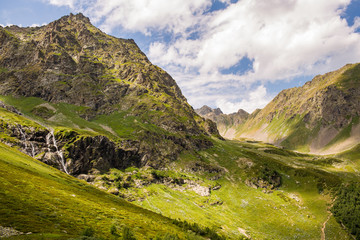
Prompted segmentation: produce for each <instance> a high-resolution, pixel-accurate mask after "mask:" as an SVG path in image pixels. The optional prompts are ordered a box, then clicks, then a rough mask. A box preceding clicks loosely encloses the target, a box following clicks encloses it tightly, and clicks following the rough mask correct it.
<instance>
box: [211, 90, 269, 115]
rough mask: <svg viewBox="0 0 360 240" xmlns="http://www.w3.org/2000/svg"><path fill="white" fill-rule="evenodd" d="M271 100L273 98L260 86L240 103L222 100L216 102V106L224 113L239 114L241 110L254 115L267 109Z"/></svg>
mask: <svg viewBox="0 0 360 240" xmlns="http://www.w3.org/2000/svg"><path fill="white" fill-rule="evenodd" d="M270 100H271V97H270V96H269V95H268V94H267V91H266V88H265V87H264V86H263V85H260V86H258V87H257V88H256V89H255V90H254V91H251V92H250V93H249V94H248V96H246V97H245V98H244V99H243V100H241V101H240V102H233V101H229V100H228V99H226V98H220V99H218V100H217V101H216V106H217V107H219V108H221V109H222V111H223V112H224V113H233V112H237V111H238V110H239V109H243V110H245V111H247V112H249V113H252V112H253V111H254V110H256V109H257V108H263V107H265V105H266V104H267V103H268V102H269V101H270Z"/></svg>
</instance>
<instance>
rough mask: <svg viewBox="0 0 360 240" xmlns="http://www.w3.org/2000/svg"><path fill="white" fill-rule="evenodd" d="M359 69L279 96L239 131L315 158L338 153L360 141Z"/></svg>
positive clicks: (352, 67) (331, 75)
mask: <svg viewBox="0 0 360 240" xmlns="http://www.w3.org/2000/svg"><path fill="white" fill-rule="evenodd" d="M359 93H360V64H349V65H346V66H344V67H343V68H341V69H339V70H337V71H334V72H330V73H327V74H324V75H319V76H316V77H315V78H314V79H313V80H312V81H310V82H307V83H306V84H305V85H304V86H302V87H297V88H291V89H287V90H283V91H282V92H280V93H279V94H278V95H277V96H276V97H275V98H274V99H273V100H272V101H271V102H270V103H269V104H268V105H267V106H266V107H265V108H264V109H262V110H261V111H260V112H258V113H257V114H256V115H255V116H250V118H249V119H248V120H247V122H246V123H245V124H243V125H242V126H239V127H238V132H237V137H239V138H241V137H245V138H253V139H257V140H262V141H266V142H271V143H276V144H279V145H281V146H284V147H287V148H290V149H295V150H301V151H306V152H313V153H335V152H340V151H343V150H345V149H348V148H351V147H353V146H354V145H356V144H357V143H359V140H360V125H359V114H360V97H359V96H360V95H359Z"/></svg>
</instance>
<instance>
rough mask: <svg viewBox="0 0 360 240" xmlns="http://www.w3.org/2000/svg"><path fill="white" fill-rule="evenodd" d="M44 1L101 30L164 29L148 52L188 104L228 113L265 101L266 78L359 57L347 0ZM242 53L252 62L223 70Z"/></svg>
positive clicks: (359, 39) (334, 65)
mask: <svg viewBox="0 0 360 240" xmlns="http://www.w3.org/2000/svg"><path fill="white" fill-rule="evenodd" d="M47 1H48V2H50V3H51V4H55V5H62V6H68V7H71V8H73V9H74V10H76V11H79V10H83V11H85V13H86V14H87V15H89V16H90V18H91V19H92V21H94V22H95V23H98V24H99V25H100V27H101V28H102V29H103V30H104V31H107V32H111V31H112V30H113V29H114V28H117V27H120V28H122V29H124V30H128V31H138V32H141V33H143V34H144V35H148V36H151V35H152V34H153V33H162V32H166V34H169V35H170V36H171V37H170V40H167V41H163V40H161V41H159V40H157V41H153V42H152V43H151V45H150V46H149V52H148V53H147V54H148V56H149V58H150V59H151V60H152V61H153V62H154V63H155V64H158V65H160V66H162V67H163V68H165V69H166V70H167V71H168V72H169V73H170V74H171V75H173V76H174V77H175V79H176V81H177V82H178V83H179V85H180V87H181V88H182V90H183V92H184V94H185V96H186V97H187V98H188V100H189V102H190V103H191V104H195V105H198V104H199V103H202V102H204V101H201V100H200V101H199V98H200V97H201V98H202V99H206V100H207V101H208V102H207V104H210V105H211V104H213V105H218V106H220V105H221V106H222V107H223V108H226V109H229V111H233V110H234V111H236V110H237V109H235V108H238V107H243V106H249V108H248V109H247V110H249V111H251V110H252V109H254V108H257V107H262V106H263V105H264V102H265V101H268V100H269V98H268V97H267V96H266V89H265V87H264V86H263V84H265V83H267V82H275V81H277V80H284V79H292V78H295V77H297V76H303V75H313V74H319V73H324V72H327V71H330V70H334V69H336V68H339V67H341V66H342V65H345V64H346V63H351V62H359V61H360V34H359V33H358V32H357V30H358V29H359V27H360V20H359V18H357V19H355V21H354V25H353V26H348V24H347V21H346V20H345V19H343V18H341V16H342V15H343V13H344V11H345V9H346V7H347V6H348V5H349V4H350V2H351V0H317V1H312V0H267V1H263V0H241V1H237V2H236V3H232V1H229V0H219V1H220V2H222V3H225V8H223V9H221V10H217V11H212V12H210V11H209V9H210V7H211V5H212V4H213V2H214V1H212V0H197V1H193V0H172V1H168V0H151V1H150V0H132V1H128V0H91V1H84V0H65V1H59V0H47ZM243 58H248V59H251V60H252V68H251V69H249V71H245V73H243V74H236V73H230V74H224V73H223V70H224V69H229V68H231V67H233V66H235V65H236V64H238V63H239V62H240V61H241V59H243ZM259 84H260V85H261V84H262V85H261V86H260V87H258V86H259ZM249 92H251V93H254V94H255V93H257V94H259V95H256V94H255V95H251V94H248V93H249ZM229 93H231V94H229ZM234 96H242V97H240V98H241V99H240V100H239V97H237V98H236V97H234ZM252 96H254V97H257V98H258V99H259V101H255V100H256V99H255V98H254V97H253V98H252ZM219 99H220V100H219ZM204 104H206V102H204ZM224 111H227V110H225V109H224Z"/></svg>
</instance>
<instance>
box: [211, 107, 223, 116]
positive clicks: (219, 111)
mask: <svg viewBox="0 0 360 240" xmlns="http://www.w3.org/2000/svg"><path fill="white" fill-rule="evenodd" d="M213 112H214V114H215V115H220V114H223V112H222V111H221V109H220V108H215V109H214V110H213Z"/></svg>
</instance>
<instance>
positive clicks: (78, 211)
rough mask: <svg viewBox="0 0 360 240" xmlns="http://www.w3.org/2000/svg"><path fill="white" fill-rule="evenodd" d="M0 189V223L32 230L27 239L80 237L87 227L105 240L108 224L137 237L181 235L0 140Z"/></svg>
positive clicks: (152, 216) (164, 222)
mask: <svg viewBox="0 0 360 240" xmlns="http://www.w3.org/2000/svg"><path fill="white" fill-rule="evenodd" d="M0 189H1V191H0V225H1V226H4V227H8V226H11V227H13V228H15V229H17V230H19V231H22V232H32V233H34V235H31V236H29V239H37V237H39V236H40V234H46V235H43V236H46V239H48V238H54V239H67V238H69V237H74V236H79V235H81V232H83V231H84V229H85V228H87V227H91V228H93V229H94V230H95V235H96V236H99V237H104V238H107V239H109V238H110V236H111V235H110V226H112V225H115V226H116V227H117V228H119V229H121V227H123V226H127V227H129V228H131V229H132V230H133V232H134V233H135V236H136V237H138V238H140V239H142V238H148V237H150V236H155V235H156V234H158V233H162V234H165V233H167V232H171V233H175V234H178V235H179V236H184V234H183V233H182V231H181V229H180V228H178V227H177V226H174V225H173V224H172V222H171V220H170V219H167V218H164V217H162V216H160V215H157V214H155V213H152V212H149V211H147V210H144V209H141V208H139V207H136V206H134V205H132V204H130V203H128V202H126V201H124V200H122V199H120V198H118V197H115V196H113V195H110V194H107V193H105V192H102V191H100V190H98V189H96V188H94V187H92V186H90V185H88V184H86V183H83V182H81V181H79V180H77V179H75V178H73V177H71V176H68V175H66V174H64V173H62V172H60V171H58V170H55V169H53V168H51V167H49V166H47V165H45V164H43V163H41V162H38V161H36V160H34V159H32V158H30V157H28V156H27V155H24V154H22V153H20V152H18V151H16V150H13V149H11V148H9V147H7V146H5V145H3V144H0ZM34 236H37V237H34ZM32 237H34V238H32ZM18 238H19V239H21V238H22V237H18ZM15 239H17V238H15Z"/></svg>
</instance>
